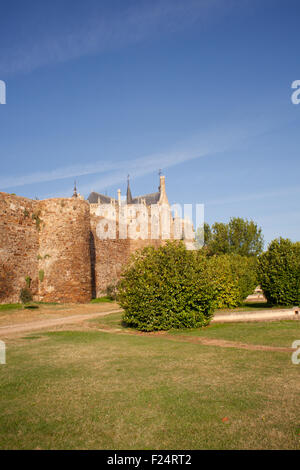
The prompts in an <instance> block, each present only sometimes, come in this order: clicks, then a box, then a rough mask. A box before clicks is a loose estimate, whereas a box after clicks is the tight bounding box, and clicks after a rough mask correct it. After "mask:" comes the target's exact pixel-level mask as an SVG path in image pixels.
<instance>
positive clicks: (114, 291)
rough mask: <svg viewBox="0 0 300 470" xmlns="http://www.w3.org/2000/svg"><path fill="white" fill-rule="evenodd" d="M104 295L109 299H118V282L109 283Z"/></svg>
mask: <svg viewBox="0 0 300 470" xmlns="http://www.w3.org/2000/svg"><path fill="white" fill-rule="evenodd" d="M106 296H107V297H108V298H109V299H110V300H117V299H118V282H117V281H115V282H113V283H112V284H109V285H108V286H107V288H106Z"/></svg>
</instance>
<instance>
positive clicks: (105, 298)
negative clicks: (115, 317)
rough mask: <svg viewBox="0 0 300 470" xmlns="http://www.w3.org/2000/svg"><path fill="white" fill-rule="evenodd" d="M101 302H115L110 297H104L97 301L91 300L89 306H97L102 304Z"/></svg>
mask: <svg viewBox="0 0 300 470" xmlns="http://www.w3.org/2000/svg"><path fill="white" fill-rule="evenodd" d="M103 302H109V303H111V302H115V300H113V299H111V298H110V297H106V296H103V297H98V298H97V299H92V300H91V304H99V303H103Z"/></svg>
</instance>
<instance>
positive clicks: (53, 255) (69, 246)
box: [38, 199, 92, 302]
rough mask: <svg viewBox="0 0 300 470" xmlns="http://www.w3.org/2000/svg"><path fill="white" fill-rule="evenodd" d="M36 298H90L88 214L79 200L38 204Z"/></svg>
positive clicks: (85, 205) (87, 206)
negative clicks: (37, 296)
mask: <svg viewBox="0 0 300 470" xmlns="http://www.w3.org/2000/svg"><path fill="white" fill-rule="evenodd" d="M39 208H40V219H41V228H40V232H39V253H38V258H39V269H38V272H39V298H40V300H41V301H45V302H88V301H89V300H90V299H91V295H92V294H91V256H90V213H89V204H88V203H87V202H86V201H82V200H80V199H48V200H47V199H46V200H44V201H41V202H40V204H39Z"/></svg>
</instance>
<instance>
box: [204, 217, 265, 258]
mask: <svg viewBox="0 0 300 470" xmlns="http://www.w3.org/2000/svg"><path fill="white" fill-rule="evenodd" d="M203 230H204V247H205V249H206V250H207V252H208V253H209V254H211V255H221V254H233V253H234V254H238V255H242V256H257V255H259V254H260V253H261V252H262V250H263V245H264V239H263V235H262V230H261V228H259V227H258V226H257V224H256V223H255V222H253V221H252V220H250V221H249V220H246V219H242V218H241V217H232V218H231V219H230V221H229V223H227V224H226V223H223V222H215V223H214V224H213V225H212V226H211V227H210V226H209V225H208V224H206V223H205V224H204V229H203ZM201 236H202V237H201ZM201 238H202V239H203V232H202V231H200V230H199V231H198V232H197V234H196V242H197V243H198V246H199V247H200V240H201Z"/></svg>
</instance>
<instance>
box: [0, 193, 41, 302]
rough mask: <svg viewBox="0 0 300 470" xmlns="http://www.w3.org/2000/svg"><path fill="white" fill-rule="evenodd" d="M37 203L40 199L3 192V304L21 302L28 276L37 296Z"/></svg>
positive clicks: (0, 262)
mask: <svg viewBox="0 0 300 470" xmlns="http://www.w3.org/2000/svg"><path fill="white" fill-rule="evenodd" d="M38 205H39V204H38V201H32V200H30V199H26V198H22V197H18V196H14V195H10V194H6V193H0V303H11V302H19V297H20V290H21V289H22V288H23V287H26V278H27V282H31V286H30V287H31V291H32V293H33V294H34V296H35V297H36V298H37V294H38V259H37V253H38V246H39V218H38V213H39V208H38ZM29 279H31V281H30V280H29Z"/></svg>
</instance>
